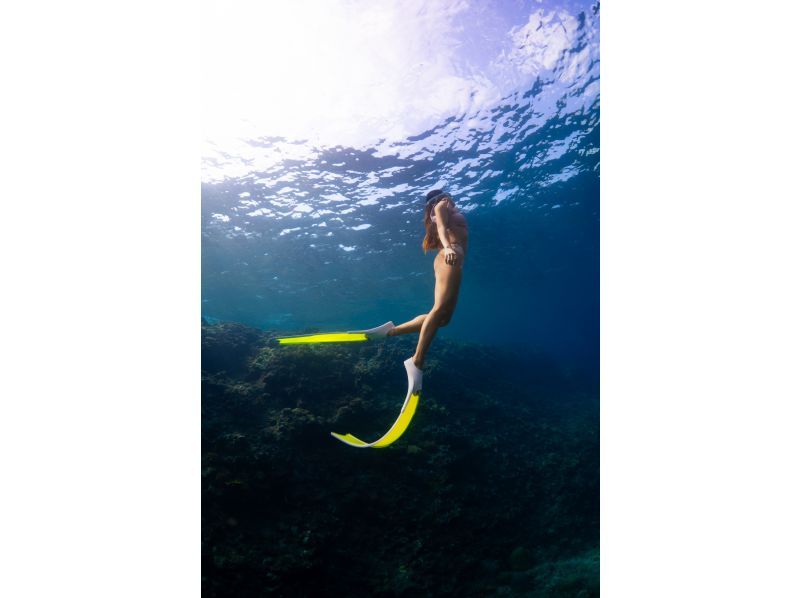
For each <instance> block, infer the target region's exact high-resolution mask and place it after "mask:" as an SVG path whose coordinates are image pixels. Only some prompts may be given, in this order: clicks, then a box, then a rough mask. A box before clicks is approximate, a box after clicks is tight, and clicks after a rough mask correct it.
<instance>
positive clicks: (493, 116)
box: [201, 3, 600, 371]
mask: <svg viewBox="0 0 800 598" xmlns="http://www.w3.org/2000/svg"><path fill="white" fill-rule="evenodd" d="M509 4H511V3H509ZM514 6H515V7H516V8H515V10H516V12H514V13H513V14H512V15H504V16H505V18H506V19H507V20H508V23H507V25H508V24H511V23H516V25H511V28H512V29H513V28H514V27H517V28H518V30H519V32H520V33H519V34H518V36H517V37H518V38H519V40H521V41H520V47H513V48H510V49H504V50H503V51H505V52H506V53H507V56H506V58H505V62H504V63H503V66H504V68H505V69H506V70H508V71H509V72H499V69H498V68H495V71H497V72H495V79H496V80H498V81H499V82H498V83H497V85H496V86H495V87H501V86H503V87H505V88H506V89H511V91H508V92H507V93H503V94H502V97H498V98H497V99H495V100H494V101H491V102H484V103H477V102H475V103H472V104H470V103H469V102H467V103H466V104H465V105H464V106H463V107H462V111H461V112H460V113H457V114H452V115H450V116H447V117H446V118H442V120H441V122H437V123H435V124H433V126H429V127H428V128H426V129H425V130H421V131H419V132H418V133H416V134H414V135H411V136H408V137H407V138H403V139H401V140H394V141H390V140H386V141H383V142H378V143H374V144H373V145H371V146H366V147H357V148H356V147H348V146H347V145H333V146H325V145H318V144H316V143H315V142H314V141H313V140H308V139H286V138H282V137H276V136H263V137H258V138H252V139H244V140H241V141H240V144H239V145H238V146H236V147H235V148H234V149H228V148H221V147H219V146H216V145H213V144H211V145H209V148H210V149H209V151H208V152H207V155H206V156H205V157H204V160H203V181H204V182H203V185H202V222H201V227H202V302H203V303H202V313H203V315H204V317H206V318H208V319H209V320H210V321H218V320H221V321H236V322H242V323H246V324H249V325H252V326H255V327H259V328H264V329H267V328H270V329H279V330H282V331H285V332H289V333H291V332H294V331H297V332H302V331H304V330H308V329H318V330H322V331H327V330H329V331H338V330H347V329H354V328H369V327H372V326H377V325H379V324H382V323H383V322H385V321H387V320H392V321H394V322H395V323H396V324H399V323H401V322H404V321H407V320H409V319H411V318H413V317H415V316H417V315H418V314H421V313H425V312H427V311H429V310H430V308H431V306H432V304H433V270H432V260H433V257H434V254H433V253H428V254H427V255H425V254H424V253H423V252H422V250H421V241H422V234H423V227H422V209H423V207H424V197H425V194H426V193H427V192H428V191H429V190H430V189H433V188H437V187H441V188H445V189H447V190H448V191H449V192H450V193H451V194H452V195H453V197H454V198H455V200H456V203H457V205H458V206H459V208H460V210H461V211H462V212H463V213H464V214H465V215H466V216H467V219H468V222H469V227H470V248H469V251H470V252H469V256H468V259H467V262H466V264H465V270H464V276H463V282H462V288H461V293H460V298H459V301H458V307H457V310H456V313H455V315H454V317H453V319H452V320H451V323H450V324H449V326H448V327H447V328H443V329H441V330H440V331H439V333H438V334H440V335H442V336H446V337H450V338H454V339H465V340H472V341H476V342H481V343H487V344H492V345H502V346H513V347H517V348H519V349H521V350H526V349H535V350H541V351H545V352H548V353H551V354H552V355H554V356H557V357H558V358H559V359H560V360H561V361H563V362H564V363H565V364H568V365H569V366H570V367H576V368H578V369H587V370H590V371H596V369H597V362H598V357H599V355H598V346H599V217H600V216H599V161H600V154H599V127H600V107H599V54H598V37H599V34H598V29H599V25H598V20H599V15H598V11H599V7H598V6H596V5H592V4H585V5H583V6H581V5H575V6H572V5H566V6H564V5H558V6H551V7H548V6H546V5H542V4H540V3H530V4H529V5H528V6H526V5H525V4H524V3H516V4H514ZM468 17H469V15H468V14H467V15H464V18H468ZM537 36H538V37H537ZM525 44H527V46H526V45H525ZM514 52H516V54H514ZM511 67H514V68H513V69H512V68H511ZM465 68H466V67H465ZM498 73H499V74H498ZM473 92H474V90H473ZM498 93H499V92H498ZM226 152H234V153H233V154H231V153H226ZM236 152H238V153H236ZM433 350H434V351H435V346H434V348H433Z"/></svg>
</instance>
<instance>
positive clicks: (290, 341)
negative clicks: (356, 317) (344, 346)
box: [276, 322, 394, 345]
mask: <svg viewBox="0 0 800 598" xmlns="http://www.w3.org/2000/svg"><path fill="white" fill-rule="evenodd" d="M392 328H394V324H393V323H392V322H386V323H385V324H382V325H380V326H377V327H375V328H369V329H367V330H348V331H347V332H327V333H323V334H301V335H299V336H282V337H280V338H277V339H276V340H277V341H278V344H280V345H304V344H311V343H353V342H359V341H368V340H371V339H374V338H381V337H384V336H386V334H387V332H389V330H391V329H392Z"/></svg>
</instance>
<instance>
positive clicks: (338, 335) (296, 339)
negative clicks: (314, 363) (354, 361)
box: [278, 332, 367, 345]
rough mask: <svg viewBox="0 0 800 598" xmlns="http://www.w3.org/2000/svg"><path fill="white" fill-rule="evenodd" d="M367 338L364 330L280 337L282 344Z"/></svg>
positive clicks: (334, 341) (337, 341)
mask: <svg viewBox="0 0 800 598" xmlns="http://www.w3.org/2000/svg"><path fill="white" fill-rule="evenodd" d="M365 340H367V335H366V334H364V333H363V332H330V333H327V334H311V335H305V336H284V337H281V338H279V339H278V344H281V345H302V344H307V343H354V342H359V341H365Z"/></svg>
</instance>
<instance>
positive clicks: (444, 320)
mask: <svg viewBox="0 0 800 598" xmlns="http://www.w3.org/2000/svg"><path fill="white" fill-rule="evenodd" d="M425 199H426V200H427V203H426V204H425V216H424V218H423V221H422V222H423V224H424V226H425V238H424V239H423V241H422V249H423V250H424V251H425V253H427V252H428V250H429V249H438V250H439V252H438V253H437V254H436V259H434V260H433V272H434V274H435V275H436V287H435V290H434V301H433V309H431V311H429V312H428V313H426V314H420V315H418V316H417V317H416V318H414V319H413V320H410V321H408V322H406V323H405V324H400V325H399V326H394V324H393V323H392V322H387V323H386V324H384V325H383V326H379V327H378V328H373V329H371V330H364V331H362V332H366V333H367V335H368V336H369V337H377V336H383V335H386V336H397V335H400V334H408V333H410V332H419V341H418V342H417V350H416V352H415V353H414V355H413V356H412V357H409V358H408V359H407V360H406V361H405V362H404V364H405V367H406V371H407V372H408V377H409V385H410V392H412V391H414V390H419V389H421V388H422V366H423V365H424V364H425V354H426V353H427V352H428V348H429V347H430V345H431V342H432V341H433V337H434V336H435V335H436V331H437V330H438V329H439V327H441V326H447V324H448V323H449V322H450V318H452V317H453V312H454V311H455V309H456V301H458V289H459V287H460V286H461V273H462V269H463V267H464V258H465V257H466V255H467V241H468V238H469V234H468V231H467V219H466V218H465V217H464V215H463V214H462V213H461V212H459V211H458V208H456V204H455V202H454V201H453V198H452V196H451V195H450V194H449V193H446V192H444V191H442V190H441V189H434V190H433V191H430V192H429V193H428V195H427V196H426V197H425ZM411 387H413V388H411Z"/></svg>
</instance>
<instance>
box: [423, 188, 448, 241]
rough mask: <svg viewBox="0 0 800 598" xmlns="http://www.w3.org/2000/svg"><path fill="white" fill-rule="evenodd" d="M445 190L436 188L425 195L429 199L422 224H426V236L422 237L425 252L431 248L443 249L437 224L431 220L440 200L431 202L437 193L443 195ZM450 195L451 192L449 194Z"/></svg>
mask: <svg viewBox="0 0 800 598" xmlns="http://www.w3.org/2000/svg"><path fill="white" fill-rule="evenodd" d="M442 193H443V191H442V190H441V189H434V190H433V191H429V192H428V194H427V195H426V196H425V199H426V200H427V201H428V203H427V204H425V215H424V216H423V217H422V224H423V226H425V238H424V239H422V250H423V251H424V252H425V253H428V250H429V249H441V248H442V241H441V239H439V231H438V229H437V228H436V225H435V224H434V223H433V222H432V221H431V214H432V213H433V208H435V207H436V204H438V203H439V201H441V200H439V201H434V202H431V201H430V200H431V199H432V198H434V197H436V196H437V195H441V194H442ZM447 195H448V197H449V196H450V194H449V193H448V194H447Z"/></svg>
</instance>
